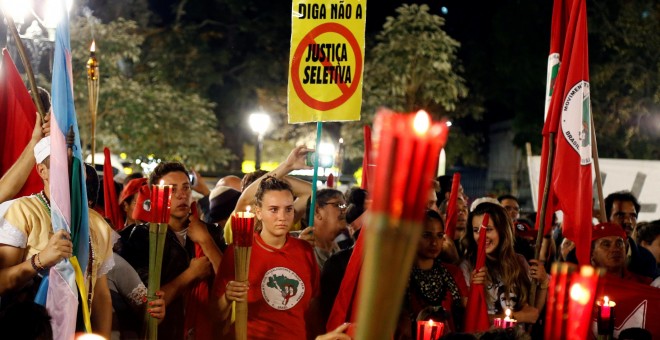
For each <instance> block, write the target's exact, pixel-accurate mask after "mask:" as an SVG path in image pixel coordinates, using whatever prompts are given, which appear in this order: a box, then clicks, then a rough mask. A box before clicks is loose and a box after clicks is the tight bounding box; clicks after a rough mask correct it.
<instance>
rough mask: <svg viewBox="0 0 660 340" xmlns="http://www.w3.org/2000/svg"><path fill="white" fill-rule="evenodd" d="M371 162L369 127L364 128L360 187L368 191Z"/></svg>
mask: <svg viewBox="0 0 660 340" xmlns="http://www.w3.org/2000/svg"><path fill="white" fill-rule="evenodd" d="M370 162H371V127H369V125H365V126H364V155H363V156H362V185H360V187H361V188H362V189H364V190H367V191H369V163H370Z"/></svg>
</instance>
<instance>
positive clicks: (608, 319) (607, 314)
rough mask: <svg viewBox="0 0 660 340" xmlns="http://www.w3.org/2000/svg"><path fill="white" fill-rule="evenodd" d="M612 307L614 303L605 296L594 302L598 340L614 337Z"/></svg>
mask: <svg viewBox="0 0 660 340" xmlns="http://www.w3.org/2000/svg"><path fill="white" fill-rule="evenodd" d="M614 306H616V303H615V302H614V301H612V300H610V299H609V298H608V297H607V296H605V297H604V298H603V300H602V301H598V302H596V311H597V314H596V320H597V326H598V338H599V339H601V338H603V339H607V338H610V339H611V338H612V336H613V335H614Z"/></svg>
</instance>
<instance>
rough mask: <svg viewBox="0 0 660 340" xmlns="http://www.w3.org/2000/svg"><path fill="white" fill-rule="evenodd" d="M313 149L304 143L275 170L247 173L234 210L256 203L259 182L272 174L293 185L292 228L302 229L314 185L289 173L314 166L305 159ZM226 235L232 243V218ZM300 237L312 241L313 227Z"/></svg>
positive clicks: (228, 242) (241, 209)
mask: <svg viewBox="0 0 660 340" xmlns="http://www.w3.org/2000/svg"><path fill="white" fill-rule="evenodd" d="M312 151H314V149H308V148H307V147H305V146H304V145H299V146H296V147H295V148H293V150H291V152H290V153H289V155H288V156H287V158H286V160H284V162H282V163H280V165H278V166H277V168H275V169H274V170H272V171H269V172H264V171H263V170H257V171H255V172H253V173H251V174H247V175H245V177H243V181H242V182H241V184H242V186H243V190H242V191H241V196H240V197H239V199H238V202H237V203H236V208H235V209H234V212H238V211H245V210H246V208H247V207H248V206H250V205H252V204H254V199H255V194H256V192H257V190H258V189H259V183H261V181H262V180H263V179H264V178H266V177H268V176H272V177H275V178H277V179H280V180H283V181H285V182H287V183H288V184H289V185H290V186H291V190H292V191H293V197H294V203H293V204H294V219H293V220H294V223H293V226H292V228H291V230H292V231H297V230H300V229H301V228H302V222H301V219H302V218H303V216H304V214H305V212H306V210H305V209H306V207H307V199H308V198H309V197H310V196H311V194H312V185H311V183H309V182H307V181H304V180H301V179H298V178H296V177H293V176H288V174H289V173H290V172H291V171H294V170H302V169H307V170H309V169H311V168H312V167H310V166H307V165H306V164H305V160H306V156H307V154H308V153H309V152H312ZM224 235H225V240H226V241H227V244H231V243H232V234H231V220H228V221H227V224H225V229H224ZM299 238H301V239H304V240H307V241H309V242H310V243H312V242H313V241H314V235H313V233H312V228H307V229H306V230H303V231H302V232H301V233H300V235H299Z"/></svg>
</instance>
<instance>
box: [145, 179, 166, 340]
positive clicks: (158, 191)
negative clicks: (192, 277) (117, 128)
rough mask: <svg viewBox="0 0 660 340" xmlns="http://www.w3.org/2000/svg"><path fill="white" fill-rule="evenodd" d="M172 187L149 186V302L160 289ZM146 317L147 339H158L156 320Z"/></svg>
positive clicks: (161, 184) (161, 182)
mask: <svg viewBox="0 0 660 340" xmlns="http://www.w3.org/2000/svg"><path fill="white" fill-rule="evenodd" d="M171 195H172V186H171V185H163V181H160V184H159V185H152V186H151V206H150V213H151V218H150V219H149V282H148V287H147V298H148V300H149V301H153V300H155V299H156V291H158V290H159V289H160V274H161V269H162V267H163V248H164V246H165V238H166V236H167V223H168V222H169V219H170V198H171ZM147 310H148V309H147ZM146 317H147V338H148V339H157V338H158V320H157V319H156V318H154V317H152V316H151V315H149V312H147V313H146Z"/></svg>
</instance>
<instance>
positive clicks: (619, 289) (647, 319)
mask: <svg viewBox="0 0 660 340" xmlns="http://www.w3.org/2000/svg"><path fill="white" fill-rule="evenodd" d="M602 292H603V295H604V296H607V297H609V298H610V301H614V302H615V303H616V306H615V307H614V309H615V316H614V338H618V337H619V333H620V332H621V331H623V330H624V329H627V328H636V327H639V328H645V329H646V330H648V331H649V332H651V334H653V335H655V336H657V335H659V334H660V322H657V321H658V315H660V289H658V288H655V287H652V286H649V285H645V284H641V283H637V282H634V281H631V280H623V279H619V278H617V277H615V276H613V275H605V277H604V278H603V288H602ZM596 298H597V299H598V300H602V299H603V296H597V297H596ZM593 322H594V323H595V322H596V320H595V318H593Z"/></svg>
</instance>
